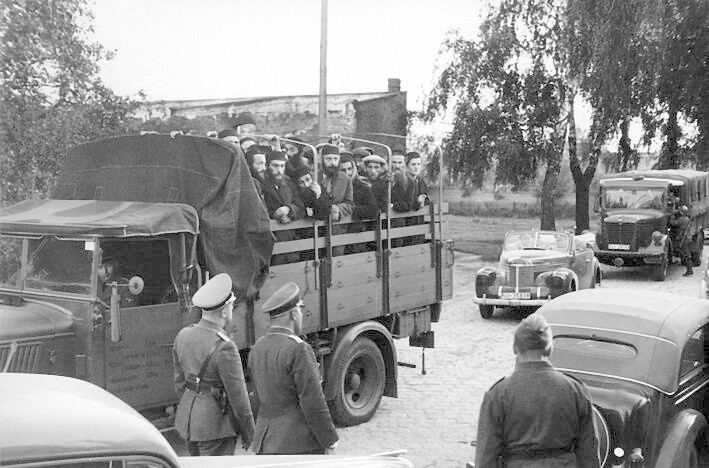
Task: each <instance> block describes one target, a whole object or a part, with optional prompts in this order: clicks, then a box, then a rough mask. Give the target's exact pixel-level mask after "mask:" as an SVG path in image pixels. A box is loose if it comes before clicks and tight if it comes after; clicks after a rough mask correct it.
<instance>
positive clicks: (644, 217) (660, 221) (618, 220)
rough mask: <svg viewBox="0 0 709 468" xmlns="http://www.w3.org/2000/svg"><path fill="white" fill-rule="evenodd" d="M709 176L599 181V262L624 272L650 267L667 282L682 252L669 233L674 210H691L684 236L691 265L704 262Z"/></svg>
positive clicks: (667, 173)
mask: <svg viewBox="0 0 709 468" xmlns="http://www.w3.org/2000/svg"><path fill="white" fill-rule="evenodd" d="M708 179H709V174H707V173H706V172H700V171H693V170H653V171H642V172H638V171H632V172H625V173H618V174H607V175H605V176H603V177H602V178H601V181H600V187H599V195H598V201H597V203H596V211H597V212H599V214H600V218H601V231H600V232H599V233H597V238H596V244H597V245H598V249H599V250H598V251H597V252H596V257H597V258H598V260H599V261H600V262H601V263H605V264H608V265H613V266H616V267H622V266H641V265H647V266H649V267H651V268H652V270H653V277H654V278H655V279H656V280H658V281H663V280H664V279H665V277H666V275H667V273H668V269H669V266H670V265H671V264H672V260H673V258H674V257H679V256H680V252H679V246H678V245H674V244H673V242H672V238H671V236H670V235H669V233H670V219H671V217H672V216H673V214H674V212H675V210H676V209H677V208H678V207H679V206H681V205H686V206H688V208H689V218H690V226H689V228H688V229H687V232H686V233H685V235H686V236H688V245H689V248H690V251H691V258H692V261H693V262H695V263H697V265H698V262H700V261H701V252H702V247H703V242H704V234H703V227H704V226H706V225H707V217H708V216H709V214H708V213H709V203H708V202H707V195H708V193H707V190H709V183H708Z"/></svg>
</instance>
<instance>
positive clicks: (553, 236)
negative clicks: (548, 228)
mask: <svg viewBox="0 0 709 468" xmlns="http://www.w3.org/2000/svg"><path fill="white" fill-rule="evenodd" d="M570 240H571V237H570V236H569V235H568V234H565V233H563V232H535V231H530V232H512V233H510V234H508V235H507V237H506V238H505V246H504V249H505V250H564V251H566V250H569V242H570Z"/></svg>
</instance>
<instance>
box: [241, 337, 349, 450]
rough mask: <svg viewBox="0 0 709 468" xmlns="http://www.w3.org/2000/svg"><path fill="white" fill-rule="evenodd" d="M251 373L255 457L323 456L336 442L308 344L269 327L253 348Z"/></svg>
mask: <svg viewBox="0 0 709 468" xmlns="http://www.w3.org/2000/svg"><path fill="white" fill-rule="evenodd" d="M249 373H250V375H251V377H252V379H253V381H254V384H255V388H256V395H257V397H258V401H259V412H258V417H257V420H256V432H255V434H254V442H253V445H252V447H251V448H252V450H253V451H254V452H256V453H257V454H297V453H319V452H320V453H321V452H322V451H323V450H324V449H326V448H327V447H329V446H331V445H332V444H333V443H335V442H336V441H337V438H338V437H337V432H336V431H335V426H334V425H333V423H332V418H331V416H330V410H329V408H328V406H327V403H326V402H325V396H324V394H323V391H322V386H321V383H320V374H319V371H318V364H317V361H316V360H315V353H313V350H312V348H311V347H310V345H308V344H307V343H306V342H304V341H303V340H301V339H300V338H298V337H297V336H295V335H294V334H293V333H292V332H291V331H290V330H288V329H286V328H281V327H271V328H270V329H269V332H268V333H267V334H266V335H264V336H262V337H261V338H259V339H258V341H256V343H255V344H254V346H253V347H252V348H251V351H250V353H249Z"/></svg>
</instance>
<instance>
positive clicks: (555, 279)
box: [549, 275, 564, 289]
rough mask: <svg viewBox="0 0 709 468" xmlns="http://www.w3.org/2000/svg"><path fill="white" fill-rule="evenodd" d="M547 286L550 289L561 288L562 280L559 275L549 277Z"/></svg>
mask: <svg viewBox="0 0 709 468" xmlns="http://www.w3.org/2000/svg"><path fill="white" fill-rule="evenodd" d="M549 286H551V287H552V288H557V289H558V288H561V287H563V286H564V278H563V277H562V276H561V275H552V276H550V277H549Z"/></svg>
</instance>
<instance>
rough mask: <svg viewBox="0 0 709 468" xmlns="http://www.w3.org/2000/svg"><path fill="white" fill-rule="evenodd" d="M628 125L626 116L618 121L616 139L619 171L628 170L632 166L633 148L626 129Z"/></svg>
mask: <svg viewBox="0 0 709 468" xmlns="http://www.w3.org/2000/svg"><path fill="white" fill-rule="evenodd" d="M629 127H630V122H629V121H628V118H627V117H626V118H624V119H623V120H621V121H620V139H619V140H618V159H619V161H618V163H619V164H618V169H619V170H620V171H621V172H625V171H628V170H630V168H631V166H633V164H632V163H633V159H634V158H633V148H632V147H631V146H630V135H628V129H629Z"/></svg>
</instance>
